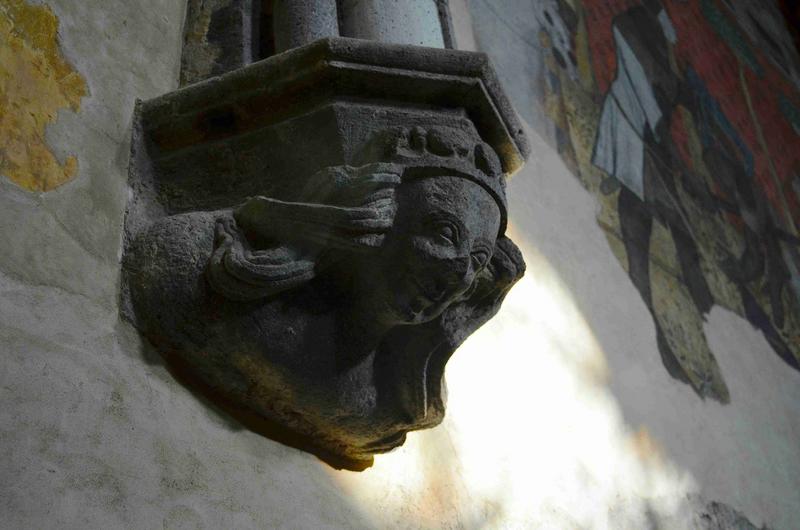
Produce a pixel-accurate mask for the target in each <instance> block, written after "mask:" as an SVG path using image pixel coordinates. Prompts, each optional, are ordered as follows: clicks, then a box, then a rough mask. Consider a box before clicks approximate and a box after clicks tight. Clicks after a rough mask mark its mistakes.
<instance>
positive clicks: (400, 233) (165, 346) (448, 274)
mask: <svg viewBox="0 0 800 530" xmlns="http://www.w3.org/2000/svg"><path fill="white" fill-rule="evenodd" d="M387 67H392V68H391V70H389V69H388V68H387ZM398 78H400V79H403V80H404V83H403V84H402V85H399V84H398V83H397V80H398ZM141 118H142V122H141V124H142V129H141V132H140V134H141V136H138V137H137V141H136V142H135V160H137V163H136V164H135V165H134V166H135V167H134V170H133V173H132V185H133V187H134V190H135V195H134V197H133V200H132V202H131V204H130V205H129V210H128V220H127V231H128V233H127V235H126V237H127V240H128V245H127V251H126V256H125V259H124V276H125V278H124V285H123V298H124V301H125V302H126V303H127V304H128V305H127V306H126V307H125V309H124V311H125V312H126V314H127V316H128V317H129V318H131V319H132V320H133V321H134V322H135V323H136V325H137V326H138V327H139V328H140V329H141V330H142V331H143V332H144V334H145V335H146V336H147V337H148V338H149V339H150V340H151V341H152V342H153V343H154V344H155V345H156V346H157V347H158V348H159V350H160V351H161V352H162V354H164V355H165V357H167V358H168V359H170V360H172V362H173V364H174V365H175V366H176V367H177V368H176V371H178V372H180V373H182V374H184V375H185V376H186V378H187V379H188V380H191V381H193V382H194V383H192V384H195V385H196V386H198V387H202V388H203V389H204V390H203V391H204V392H205V393H206V394H212V395H213V396H212V397H213V399H216V400H217V401H224V402H226V403H228V404H229V405H230V408H233V409H236V410H238V413H240V415H241V414H245V415H248V414H249V415H255V416H256V418H257V419H258V420H259V421H267V422H271V423H272V424H274V425H275V426H276V427H278V428H280V429H283V430H284V431H286V432H287V433H289V434H286V433H284V434H283V435H281V436H283V438H284V439H287V438H292V437H294V438H297V436H300V438H299V441H296V442H294V443H293V445H299V446H302V447H304V448H306V449H309V450H311V451H314V452H316V453H317V454H319V455H320V456H322V457H323V458H325V459H326V460H328V461H329V462H331V463H333V464H334V465H337V466H346V467H363V466H364V465H368V464H369V462H371V458H372V454H374V453H379V452H384V451H387V450H389V449H392V448H393V447H396V446H397V445H400V444H402V443H403V441H404V440H405V434H406V432H408V431H410V430H416V429H422V428H426V427H432V426H434V425H436V424H438V423H439V422H440V421H441V420H442V417H443V415H444V395H443V386H442V385H443V380H442V379H443V375H444V365H445V363H446V362H447V359H448V358H449V357H450V355H451V354H452V353H453V351H454V350H455V349H456V348H457V347H458V345H459V344H460V343H461V342H462V341H463V340H464V339H465V338H466V337H467V336H468V335H469V334H470V333H471V332H472V331H474V330H475V329H476V328H477V327H479V326H480V325H481V324H483V323H484V322H485V321H486V320H488V319H489V318H491V316H493V315H494V313H495V312H496V311H497V310H498V308H499V305H500V303H501V302H502V299H503V297H504V296H505V293H506V292H507V291H508V289H509V288H510V287H511V285H512V284H513V283H514V282H515V281H516V280H517V279H518V278H519V277H520V276H521V275H522V274H523V271H524V263H523V261H522V257H521V254H520V253H519V251H518V249H517V248H516V246H515V245H514V244H513V243H512V242H511V241H510V240H509V239H508V238H506V237H505V235H504V232H505V227H506V224H507V205H506V198H505V176H506V173H508V172H511V171H514V170H515V169H517V168H518V167H519V166H520V164H521V163H522V160H523V156H524V153H525V151H526V145H525V143H524V137H523V136H522V135H521V133H520V132H519V131H520V130H519V129H516V128H515V127H516V121H515V117H514V115H513V113H512V112H511V111H510V109H509V107H508V105H507V103H506V102H505V99H504V98H503V96H502V92H501V91H500V89H499V88H498V87H497V86H496V85H495V84H494V82H493V77H492V75H491V73H490V70H489V68H488V66H487V65H486V63H485V61H484V59H483V57H482V56H481V55H480V54H471V53H463V52H454V51H446V50H433V49H427V50H421V49H419V48H415V47H411V46H396V45H394V46H392V45H385V44H380V43H366V42H359V41H355V40H351V39H330V40H325V41H321V42H318V43H316V44H313V45H311V46H308V47H306V48H304V49H300V50H296V51H293V52H290V53H287V54H282V55H281V56H276V57H274V58H273V59H270V60H268V61H265V62H263V63H261V64H257V65H252V66H250V67H247V68H244V69H242V70H239V71H237V72H233V73H231V74H229V75H227V76H225V77H223V78H221V79H214V80H211V81H209V82H206V83H202V84H199V85H196V86H194V87H189V88H187V89H184V90H181V91H178V92H176V93H173V94H169V95H167V96H164V97H162V98H159V99H158V100H155V101H152V102H147V103H144V104H143V105H142V113H141ZM484 138H485V139H486V140H484ZM498 154H499V155H500V156H498ZM234 413H236V411H234ZM290 442H291V440H290Z"/></svg>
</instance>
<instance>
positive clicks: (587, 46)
mask: <svg viewBox="0 0 800 530" xmlns="http://www.w3.org/2000/svg"><path fill="white" fill-rule="evenodd" d="M726 5H727V4H724V5H723V4H718V3H717V2H716V0H691V1H677V0H676V1H670V0H665V1H664V2H662V1H659V0H644V1H641V2H640V1H638V0H615V1H614V2H597V1H593V0H585V1H582V2H568V1H566V0H552V1H550V2H546V3H543V4H542V8H541V9H540V14H539V17H538V18H539V23H540V27H541V28H542V29H541V33H540V42H541V43H542V44H543V49H544V50H545V55H544V63H545V69H544V76H543V85H542V86H543V100H544V101H543V102H544V107H545V112H546V113H547V115H548V116H549V117H550V118H551V119H552V120H553V125H554V126H555V134H554V140H555V141H556V145H557V147H558V149H559V152H560V154H561V155H562V157H563V158H564V160H565V162H566V163H567V165H568V166H569V167H570V168H572V169H573V170H574V171H575V173H576V174H577V176H578V177H579V178H580V179H581V182H582V183H583V185H584V186H586V187H587V188H588V189H590V190H592V191H593V192H595V193H596V194H597V197H598V199H599V201H600V205H601V210H600V212H599V214H598V221H599V222H600V224H601V226H602V227H603V228H604V229H605V230H606V233H607V235H608V238H609V243H611V246H612V249H613V250H614V252H615V253H616V254H617V256H618V258H619V259H620V260H621V261H622V262H623V264H624V265H625V266H626V268H627V270H628V272H629V274H630V276H631V279H632V281H633V283H634V285H635V286H636V288H637V289H638V291H639V292H640V294H641V296H642V299H643V300H644V302H645V303H646V305H647V307H648V309H649V310H650V312H651V313H652V315H653V320H654V323H655V327H656V335H657V340H658V347H659V351H660V353H661V357H662V360H663V362H664V364H665V366H666V368H667V369H668V370H669V372H670V373H671V374H672V375H673V376H675V377H677V378H679V379H681V380H684V381H686V382H688V383H689V384H691V386H692V387H693V388H694V390H695V391H697V392H698V393H699V394H700V395H701V396H704V397H711V398H714V399H717V400H720V401H723V402H725V401H727V399H728V390H727V387H726V385H725V382H724V380H723V378H722V374H721V372H720V370H719V367H718V366H717V363H716V360H715V358H714V355H713V353H712V352H711V350H710V348H709V346H708V343H707V340H706V338H705V333H704V329H703V321H704V319H705V315H706V314H707V313H708V311H709V310H710V309H711V307H712V306H713V305H715V304H717V305H722V306H723V307H726V308H728V309H730V310H733V311H735V312H737V313H739V314H740V315H742V316H744V317H745V318H747V319H748V320H749V321H750V322H751V324H752V325H753V326H754V327H756V328H757V329H758V330H760V331H761V332H762V333H763V334H764V337H765V338H766V339H767V341H768V342H769V343H770V345H771V346H772V347H773V349H774V350H775V351H776V353H778V355H780V357H781V358H782V359H783V360H784V361H786V362H787V363H788V364H790V365H791V366H793V367H795V368H797V367H798V364H800V363H798V358H800V305H798V296H797V290H796V289H795V288H794V287H793V286H796V284H797V283H798V282H797V280H798V274H797V264H798V260H797V256H798V245H797V243H798V239H797V236H796V233H795V231H794V229H793V226H794V224H793V223H792V222H791V221H789V222H787V221H786V219H787V218H790V213H791V211H788V210H786V209H785V208H784V209H782V211H781V208H779V206H780V205H779V204H777V203H776V198H775V197H776V195H775V194H774V193H772V192H770V191H769V190H768V189H766V188H765V187H764V186H765V185H770V184H769V182H766V181H765V180H764V168H765V167H770V168H771V169H772V171H771V173H770V174H771V178H772V179H773V180H776V179H777V180H779V179H780V178H786V179H787V182H788V181H789V180H790V179H791V176H790V175H789V176H787V177H781V176H780V175H779V174H778V173H777V171H776V170H775V166H776V164H775V163H774V162H772V161H770V159H769V156H770V154H769V152H768V151H769V150H768V148H767V147H766V144H765V143H764V141H763V140H761V141H760V143H756V142H754V136H753V134H752V130H748V131H747V132H748V133H750V134H748V135H743V134H741V132H740V130H741V128H742V127H743V126H748V125H750V124H752V123H755V124H756V125H755V126H754V127H753V126H751V127H750V129H756V130H757V132H758V133H759V134H760V135H762V136H763V134H762V133H761V129H759V127H758V122H757V120H756V117H755V115H756V113H757V110H756V109H754V106H757V105H758V104H759V103H758V102H757V103H755V104H750V103H749V101H750V99H749V98H750V94H749V90H748V88H747V82H746V80H745V78H746V77H747V75H750V74H746V73H745V74H742V73H740V74H738V76H739V77H738V78H737V77H736V75H737V74H736V73H735V72H736V70H734V71H733V72H734V73H733V74H730V73H728V72H727V71H725V72H723V73H721V74H717V73H716V72H717V71H718V69H719V68H720V67H722V66H725V67H729V66H730V65H728V64H725V65H708V64H702V65H697V64H695V63H693V60H692V54H691V51H692V46H691V45H688V46H687V45H684V46H682V45H681V39H687V38H689V39H695V40H696V39H698V38H700V37H702V38H704V39H706V40H707V41H708V42H709V43H711V42H713V43H714V44H715V45H717V46H722V47H726V46H727V47H728V49H730V51H729V52H726V53H729V55H730V56H731V57H732V63H733V66H732V67H733V68H734V69H735V68H736V65H737V61H738V65H739V68H740V69H741V68H745V69H747V70H748V71H750V72H752V75H754V76H756V79H758V76H763V75H767V74H769V73H771V72H772V70H770V69H769V68H767V67H764V66H762V63H763V61H760V60H759V59H757V53H756V51H755V48H752V47H751V46H750V45H749V44H748V43H747V42H746V38H745V37H744V36H745V35H749V34H751V33H752V32H754V31H756V29H757V27H758V24H756V22H758V21H756V22H753V23H752V24H751V26H752V27H749V28H746V30H745V31H741V30H738V29H737V28H736V27H735V24H736V22H735V21H736V16H738V15H740V14H741V13H740V12H739V11H741V10H739V11H736V10H734V7H736V6H728V7H726ZM737 5H738V4H737ZM667 6H669V7H670V9H667ZM739 7H741V6H739ZM727 8H730V9H731V11H730V13H725V12H724V10H725V9H727ZM671 15H672V16H671ZM698 15H704V16H706V17H707V21H704V20H702V16H698ZM676 16H677V17H678V19H677V20H678V23H677V24H676V22H675V19H674V17H676ZM762 18H763V17H762ZM703 24H705V26H703ZM687 26H691V28H692V29H691V30H688V29H687ZM762 26H763V24H762ZM754 28H756V29H754ZM565 32H567V36H566V38H565V36H564V35H565ZM762 38H763V36H762ZM715 39H716V40H715ZM721 53H722V52H720V54H721ZM775 57H776V55H775V54H772V55H771V56H770V60H771V61H774V60H775ZM566 58H569V59H571V60H567V59H566ZM729 62H730V61H729ZM765 64H769V63H765ZM699 67H702V68H700V69H698V68H699ZM714 68H717V70H714ZM783 71H784V72H786V71H791V69H789V70H787V69H786V68H784V69H783ZM608 72H611V76H610V77H609V76H608V74H607V73H608ZM709 72H715V74H714V75H722V76H724V75H727V76H729V77H726V78H725V79H730V78H732V79H733V80H735V81H736V83H735V84H733V86H732V87H731V89H732V90H734V91H738V92H741V94H737V95H736V97H737V98H739V99H731V97H730V94H729V93H725V92H722V93H721V94H722V96H724V97H725V98H726V99H725V101H724V105H723V104H721V103H720V101H719V100H718V99H717V96H718V94H720V92H719V84H720V81H716V84H715V85H713V86H712V87H709V85H708V83H707V79H708V77H707V76H708V75H710V74H709ZM765 72H766V74H765ZM789 81H790V82H791V81H792V80H791V79H790V80H789ZM787 86H790V85H788V84H787ZM715 90H716V92H715ZM795 95H796V94H795ZM734 103H735V104H736V105H738V106H734V107H731V105H732V104H734ZM780 104H781V106H782V108H788V107H789V106H791V105H792V104H791V100H790V98H788V97H786V96H785V95H784V96H782V99H781V103H780ZM723 106H724V109H723ZM762 106H763V105H762ZM776 106H777V105H776ZM731 108H734V109H735V110H736V111H737V113H736V114H735V117H734V119H732V118H730V116H729V115H728V114H727V113H728V112H730V110H731ZM759 108H760V107H759ZM785 114H786V115H787V116H789V117H790V116H791V113H785ZM788 119H789V118H788V117H787V120H788ZM748 122H749V123H748ZM787 123H788V122H787ZM790 127H791V125H790ZM790 130H793V129H790ZM768 132H771V131H768ZM795 140H796V139H795ZM776 151H777V152H778V154H783V153H782V152H781V151H779V150H777V149H776ZM794 167H797V162H795V166H794ZM759 171H761V173H759ZM787 186H789V184H786V185H785V186H784V185H781V189H784V188H786V189H788V188H787ZM789 191H790V192H791V190H789ZM789 195H791V193H789ZM791 199H793V195H792V197H790V199H787V200H789V204H790V205H791V204H793V203H792V202H791ZM617 242H618V243H617Z"/></svg>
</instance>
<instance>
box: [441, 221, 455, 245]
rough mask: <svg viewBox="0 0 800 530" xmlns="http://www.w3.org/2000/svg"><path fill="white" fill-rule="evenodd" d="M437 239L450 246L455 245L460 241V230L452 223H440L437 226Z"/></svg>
mask: <svg viewBox="0 0 800 530" xmlns="http://www.w3.org/2000/svg"><path fill="white" fill-rule="evenodd" d="M436 237H438V238H439V239H441V240H443V241H444V242H446V243H448V244H450V245H455V244H456V242H457V241H458V230H456V227H454V226H453V225H452V224H450V223H439V224H437V225H436Z"/></svg>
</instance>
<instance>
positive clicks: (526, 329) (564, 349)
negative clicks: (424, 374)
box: [332, 234, 696, 529]
mask: <svg viewBox="0 0 800 530" xmlns="http://www.w3.org/2000/svg"><path fill="white" fill-rule="evenodd" d="M512 237H513V239H514V240H515V241H517V243H518V244H519V243H520V237H519V236H518V235H514V234H512ZM520 246H521V247H522V250H523V253H524V254H525V260H526V262H527V264H528V272H527V274H526V276H525V277H524V278H523V279H522V280H521V281H520V282H519V283H518V284H517V285H516V286H515V287H514V288H513V289H512V290H511V292H510V293H509V295H508V297H507V298H506V301H505V303H504V305H503V308H502V309H501V311H500V313H499V314H498V316H497V317H495V319H493V320H491V321H490V322H489V323H488V324H486V325H485V326H484V327H483V328H481V329H480V330H479V331H478V332H476V333H475V334H474V335H473V336H472V337H471V338H470V339H469V340H467V342H465V343H464V345H463V346H462V347H461V348H460V350H459V351H458V352H457V353H456V354H455V356H454V357H453V359H452V360H451V361H450V363H449V365H448V368H447V382H448V389H449V392H448V393H449V402H448V416H447V418H446V420H445V422H444V424H443V425H442V426H440V427H438V428H436V429H434V430H431V431H423V432H419V433H412V434H411V435H410V436H409V439H408V442H407V443H406V445H405V446H404V447H402V448H400V449H398V450H397V451H395V452H393V453H390V454H387V455H382V456H378V457H377V458H376V459H375V466H374V467H373V468H372V469H369V470H367V471H365V472H363V473H349V472H332V473H333V474H334V476H335V478H336V480H337V481H338V482H339V483H340V484H341V485H342V486H343V487H344V488H345V490H346V491H347V492H348V494H349V495H352V496H353V498H354V499H358V501H359V502H357V505H359V506H363V507H365V512H366V515H367V516H371V517H373V518H374V520H375V521H381V522H382V523H383V524H385V523H386V522H387V521H388V522H390V523H391V521H392V520H393V519H394V522H395V524H396V525H398V526H400V527H443V526H444V527H447V526H451V525H455V526H458V527H467V528H474V527H482V528H500V527H502V528H540V527H541V528H597V529H602V528H646V527H648V525H649V524H650V522H651V521H653V520H669V521H671V522H675V521H676V520H680V519H682V517H683V515H682V514H684V513H686V516H688V510H686V509H685V506H684V504H685V501H686V498H687V494H688V493H690V492H693V491H695V489H696V486H695V483H694V480H693V479H692V478H691V477H690V476H689V475H688V473H686V472H683V471H681V470H678V469H676V468H675V467H674V466H673V465H672V464H671V463H670V462H668V461H667V460H666V458H665V457H664V456H663V455H662V453H661V451H660V449H659V447H658V443H657V441H655V440H653V439H652V438H651V437H650V435H649V433H648V432H647V431H646V430H645V429H644V428H638V429H637V428H635V427H634V428H631V427H630V426H627V425H625V423H624V419H623V418H622V415H621V412H620V409H619V406H618V404H617V402H616V401H615V399H614V397H613V395H612V394H611V392H610V391H609V390H608V388H607V386H606V382H607V379H608V377H609V375H608V369H607V366H606V361H605V356H604V354H603V352H602V350H601V348H600V346H599V345H598V343H597V341H596V340H595V338H594V336H593V334H592V332H591V329H590V328H589V326H588V324H587V323H586V321H585V320H584V318H583V316H582V315H581V313H580V311H579V309H578V308H577V307H576V305H575V303H574V301H573V300H572V297H571V296H570V294H569V293H568V292H567V290H566V289H565V288H564V287H563V285H562V283H561V281H560V279H559V277H558V274H557V273H556V271H554V270H553V269H552V267H551V266H550V264H549V263H548V262H547V261H546V260H545V259H544V257H543V256H541V255H540V254H538V253H537V252H536V251H534V250H532V249H530V248H525V245H520ZM372 507H381V511H380V513H378V512H377V509H376V512H375V513H370V509H372ZM676 518H677V519H676Z"/></svg>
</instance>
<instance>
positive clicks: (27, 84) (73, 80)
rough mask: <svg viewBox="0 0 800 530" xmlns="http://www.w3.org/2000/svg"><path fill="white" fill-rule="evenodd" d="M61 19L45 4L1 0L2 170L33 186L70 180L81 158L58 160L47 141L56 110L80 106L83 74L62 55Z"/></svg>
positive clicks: (43, 187) (48, 187)
mask: <svg viewBox="0 0 800 530" xmlns="http://www.w3.org/2000/svg"><path fill="white" fill-rule="evenodd" d="M57 30H58V19H57V18H56V16H55V15H54V14H53V12H52V11H51V10H50V8H49V7H47V6H32V5H29V4H27V3H26V2H25V1H24V0H0V174H2V175H3V176H5V177H7V178H10V179H11V180H12V181H13V182H15V183H16V184H18V185H19V186H21V187H23V188H25V189H27V190H30V191H49V190H52V189H54V188H57V187H58V186H60V185H62V184H64V183H65V182H68V181H69V180H71V179H72V178H73V177H74V176H75V174H76V173H77V170H78V160H77V159H76V158H75V157H74V156H70V157H67V159H66V161H65V162H64V164H61V163H60V162H59V161H58V159H56V157H55V155H54V154H53V152H52V151H51V150H50V148H49V147H48V146H47V144H46V143H45V140H44V133H45V127H46V126H47V124H48V123H53V122H55V121H56V119H57V117H58V110H59V109H62V108H69V109H72V110H73V111H74V112H77V111H78V110H79V109H80V105H81V98H82V97H84V96H86V95H87V94H88V87H87V85H86V81H85V80H84V79H83V77H82V76H81V75H80V74H79V73H78V72H76V71H75V70H74V69H73V68H72V66H70V64H69V63H67V61H66V60H65V59H64V58H63V57H62V56H61V53H60V50H59V47H58V41H57Z"/></svg>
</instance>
